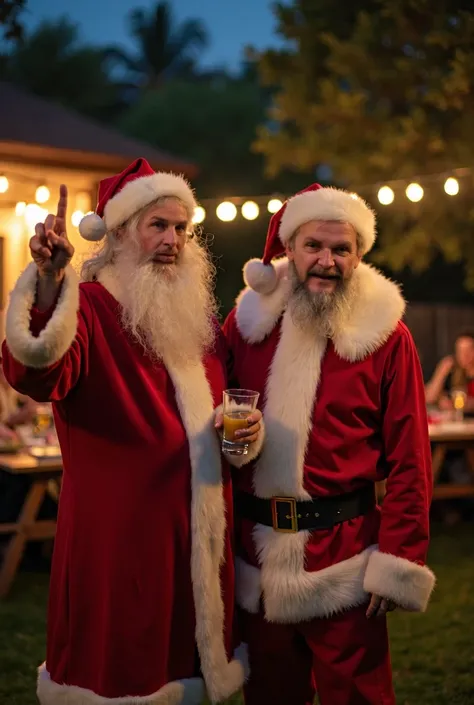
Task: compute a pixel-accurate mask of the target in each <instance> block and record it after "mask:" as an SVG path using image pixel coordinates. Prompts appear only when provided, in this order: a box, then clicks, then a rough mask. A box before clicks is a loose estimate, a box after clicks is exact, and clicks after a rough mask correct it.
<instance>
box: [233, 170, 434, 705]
mask: <svg viewBox="0 0 474 705" xmlns="http://www.w3.org/2000/svg"><path fill="white" fill-rule="evenodd" d="M374 240H375V215H374V213H373V212H372V210H371V209H370V208H369V207H368V206H367V205H366V204H365V203H364V202H363V201H362V200H361V199H360V198H358V197H355V196H354V195H351V194H349V193H347V192H344V191H341V190H337V189H333V188H321V187H320V186H319V185H317V184H315V185H313V186H310V187H308V189H306V190H305V191H304V192H301V193H299V194H297V195H296V196H294V197H293V198H291V199H289V200H288V201H287V202H286V204H284V205H283V207H282V208H281V210H280V211H279V212H278V213H276V214H275V215H274V216H273V218H272V220H271V224H270V228H269V232H268V236H267V242H266V247H265V254H264V258H263V262H261V261H257V260H252V261H250V262H249V263H247V265H246V268H245V270H244V274H245V279H246V283H247V285H248V288H247V289H245V290H244V291H243V293H242V294H241V295H240V297H239V299H238V300H237V306H236V308H235V309H234V310H233V311H232V312H231V314H230V315H229V317H228V319H227V321H226V323H225V326H224V331H225V333H226V337H227V340H228V343H229V345H230V348H231V350H232V353H233V358H234V362H233V364H234V376H235V378H236V380H238V383H239V384H240V385H242V386H243V387H248V388H251V389H256V390H258V391H260V392H261V395H262V410H263V415H264V418H265V427H266V431H265V443H264V447H263V450H262V453H261V455H260V457H259V458H258V459H257V460H256V461H255V463H254V464H253V466H247V467H246V468H242V469H241V470H239V471H238V472H237V473H236V476H235V480H234V492H235V493H236V500H235V515H236V522H237V548H236V551H237V554H238V560H237V564H236V595H237V601H238V603H239V604H240V606H241V608H242V630H243V631H242V637H243V639H244V640H245V641H246V642H247V643H248V648H249V665H250V679H249V681H248V683H247V685H246V687H245V696H246V705H262V704H264V703H271V704H272V705H310V704H311V703H312V702H313V699H314V694H315V686H316V688H317V691H318V696H319V699H320V702H321V705H362V704H364V705H392V703H394V702H395V699H394V693H393V688H392V679H391V669H390V658H389V647H388V638H387V626H386V616H385V615H386V612H387V611H388V610H390V609H392V608H393V607H394V606H395V605H396V606H399V607H401V608H404V609H406V610H414V611H423V610H424V609H425V608H426V605H427V602H428V599H429V596H430V593H431V591H432V588H433V584H434V576H433V574H432V572H431V571H430V570H429V568H427V567H426V565H425V564H424V562H425V559H426V552H427V548H428V538H429V521H428V510H429V504H430V498H431V466H430V446H429V442H428V426H427V418H426V411H425V400H424V391H423V379H422V374H421V370H420V365H419V360H418V356H417V352H416V350H415V346H414V343H413V340H412V337H411V335H410V333H409V331H408V330H407V328H406V326H405V325H404V324H403V323H402V321H401V318H402V316H403V312H404V307H405V305H404V301H403V299H402V296H401V294H400V292H399V289H398V287H397V286H396V285H395V284H394V283H392V282H391V281H388V280H387V279H386V278H384V277H383V276H382V275H381V274H380V273H379V272H378V271H377V270H375V269H373V268H372V267H370V266H369V265H367V264H364V263H363V262H362V261H361V260H362V257H363V255H364V254H365V253H367V252H368V251H369V250H370V248H371V247H372V245H373V244H374ZM283 254H286V257H285V258H280V259H276V261H275V262H272V260H273V259H274V258H279V257H280V256H281V255H283ZM385 479H386V480H387V483H386V496H385V498H384V500H383V504H382V507H381V509H380V508H379V507H377V506H376V499H375V483H376V481H381V480H385ZM236 482H237V485H236Z"/></svg>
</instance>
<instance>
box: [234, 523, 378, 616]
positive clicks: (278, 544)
mask: <svg viewBox="0 0 474 705" xmlns="http://www.w3.org/2000/svg"><path fill="white" fill-rule="evenodd" d="M255 529H256V533H257V536H256V542H257V545H258V544H259V543H260V545H261V546H262V548H263V549H264V552H265V553H266V554H267V555H266V558H265V559H264V562H263V564H262V569H261V570H258V569H257V568H252V566H250V565H248V564H245V563H244V562H243V561H241V564H240V565H239V567H238V570H237V573H236V579H237V581H238V582H237V585H236V596H237V601H238V604H239V606H240V607H242V608H243V609H245V610H246V611H247V612H257V611H258V603H259V600H260V597H263V601H264V607H265V617H266V619H267V620H268V621H269V622H279V623H297V622H304V621H308V620H311V619H313V618H315V617H330V616H331V615H333V614H337V613H338V612H342V611H343V610H346V609H350V608H351V607H356V606H357V605H361V604H363V603H364V602H365V601H366V600H367V592H366V590H365V589H364V575H365V572H366V568H367V564H368V562H369V558H370V556H371V554H372V552H373V551H374V550H375V546H370V547H369V548H367V549H366V550H365V551H363V552H362V553H359V554H358V555H356V556H353V557H352V558H348V559H347V560H345V561H341V562H340V563H336V564H335V565H331V566H329V567H328V568H324V569H323V570H319V571H316V572H312V573H310V572H307V571H306V570H304V566H303V565H302V563H300V560H299V559H300V558H301V556H302V554H303V553H304V545H305V543H306V540H307V538H308V532H305V531H302V532H300V533H299V534H275V533H274V532H273V530H272V529H269V527H266V526H265V527H264V526H261V525H257V526H256V527H255ZM269 532H272V533H273V536H274V537H276V539H275V540H274V541H273V542H272V541H270V542H266V545H265V546H263V545H262V543H261V539H262V538H263V535H264V534H267V536H266V537H265V538H266V539H268V538H269ZM259 538H260V541H259ZM264 542H265V539H264ZM272 544H273V545H272ZM292 557H293V558H294V559H295V560H293V561H291V560H288V559H290V558H292Z"/></svg>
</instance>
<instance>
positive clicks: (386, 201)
mask: <svg viewBox="0 0 474 705" xmlns="http://www.w3.org/2000/svg"><path fill="white" fill-rule="evenodd" d="M377 198H378V199H379V202H380V203H381V204H382V206H389V205H390V204H391V203H393V200H394V198H395V194H394V193H393V191H392V189H391V188H390V186H382V188H380V189H379V192H378V194H377Z"/></svg>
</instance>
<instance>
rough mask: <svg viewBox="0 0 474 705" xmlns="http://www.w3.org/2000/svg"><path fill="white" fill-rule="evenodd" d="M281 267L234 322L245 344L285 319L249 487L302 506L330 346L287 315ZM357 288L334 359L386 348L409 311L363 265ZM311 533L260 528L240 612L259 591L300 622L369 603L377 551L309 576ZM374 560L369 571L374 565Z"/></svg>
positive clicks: (286, 618)
mask: <svg viewBox="0 0 474 705" xmlns="http://www.w3.org/2000/svg"><path fill="white" fill-rule="evenodd" d="M276 265H277V267H278V272H277V273H278V286H277V288H276V289H275V290H274V291H273V292H272V293H271V294H269V295H263V296H262V295H259V294H258V293H256V292H255V291H253V290H251V289H246V290H245V291H244V292H243V293H242V294H241V295H240V297H239V299H238V302H237V316H236V320H237V325H238V328H239V330H240V332H241V334H242V336H243V338H244V339H245V340H246V341H247V342H249V343H258V342H261V341H263V340H264V338H265V337H266V336H268V335H269V334H270V333H271V331H272V330H273V328H274V327H275V325H276V324H277V322H278V321H279V320H280V318H281V316H282V315H283V319H282V326H281V335H280V339H279V341H278V344H277V348H276V351H275V354H274V357H273V360H272V364H271V367H270V371H269V375H268V379H267V383H266V390H265V403H264V409H263V413H264V416H265V424H266V441H265V444H264V446H263V449H262V453H261V455H260V458H259V460H258V462H257V465H256V468H255V472H254V477H253V483H254V490H255V494H256V495H257V496H258V497H265V498H270V497H274V496H286V497H295V498H296V499H298V500H305V499H310V497H309V494H308V492H307V491H306V490H305V488H304V483H303V469H304V458H305V454H306V447H307V443H308V437H309V433H310V430H311V425H312V416H313V409H314V404H315V401H316V395H317V388H318V384H319V378H320V371H321V362H322V359H323V356H324V354H325V350H326V344H327V341H326V338H325V337H324V336H322V335H320V336H318V334H317V332H316V333H315V332H310V333H308V332H306V331H302V330H301V329H300V328H299V327H298V326H296V325H295V324H294V322H293V320H292V317H291V315H290V314H289V312H288V311H286V310H285V309H286V306H287V303H288V299H289V295H290V284H289V281H288V279H287V277H286V271H287V268H288V261H287V260H286V259H282V260H279V261H278V262H277V263H276ZM353 286H354V289H353V292H352V305H351V307H350V309H349V310H348V311H347V312H345V314H344V317H343V318H340V320H339V321H338V322H337V325H336V329H335V333H334V336H333V343H334V346H335V349H336V351H337V353H338V354H339V355H340V356H341V357H342V358H344V359H346V360H348V361H356V360H361V359H363V358H365V357H366V356H367V355H370V354H371V353H373V352H374V351H375V350H376V349H377V348H379V347H380V346H381V345H383V344H384V342H385V341H386V340H387V339H388V337H389V336H390V334H391V333H392V332H393V331H394V329H395V328H396V326H397V324H398V322H399V321H400V319H401V317H402V316H403V312H404V309H405V303H404V300H403V298H402V296H401V294H400V291H399V289H398V287H397V285H396V284H394V283H393V282H391V281H389V280H388V279H386V278H385V277H383V276H382V275H381V274H380V273H379V272H378V271H377V270H375V269H374V268H372V267H370V266H368V265H366V264H360V265H359V267H358V268H357V269H356V271H355V273H354V280H353ZM309 536H310V533H309V532H307V531H302V532H299V533H297V534H284V533H278V532H275V531H274V530H273V529H272V528H271V527H267V526H263V525H259V524H257V525H256V527H255V529H254V541H255V546H256V549H257V556H258V560H259V564H260V570H258V569H256V568H252V566H249V565H246V564H245V563H243V562H240V563H239V564H238V566H237V576H238V584H237V598H238V601H239V603H240V605H241V606H243V607H244V608H245V609H248V610H249V611H255V610H256V609H257V608H258V600H259V599H260V595H262V596H263V599H264V605H265V614H266V617H267V619H269V620H272V621H277V622H298V621H303V620H309V619H311V618H313V617H322V616H329V615H330V614H333V613H335V612H338V611H341V610H343V609H347V608H348V607H352V606H355V605H357V604H361V603H363V602H364V600H365V599H366V598H367V592H366V590H367V587H368V584H367V583H365V584H364V579H365V576H366V571H367V569H368V565H370V564H371V561H372V560H373V559H372V556H373V555H374V551H375V548H376V547H375V546H371V547H369V548H368V549H366V550H365V551H363V552H362V553H361V554H359V555H356V556H353V557H352V558H349V559H347V560H345V561H342V562H341V563H338V564H336V565H333V566H330V567H328V568H326V569H324V570H321V571H317V572H307V571H306V570H305V552H306V544H307V541H308V538H309ZM377 555H382V554H378V553H377ZM374 560H375V562H374V564H372V565H374V566H376V565H377V561H376V559H374ZM407 563H408V561H407ZM413 566H414V570H413V571H412V573H411V575H410V577H411V578H412V579H413V581H415V582H413V581H412V585H411V588H408V587H407V592H410V589H411V593H410V594H412V593H414V592H416V586H415V583H416V580H415V576H417V575H418V573H417V571H418V570H421V568H420V566H416V565H415V564H413ZM426 570H427V571H428V569H426ZM367 574H369V573H367ZM406 575H407V577H408V575H409V573H408V572H407V573H406ZM381 594H382V595H383V594H384V593H383V592H382V593H381Z"/></svg>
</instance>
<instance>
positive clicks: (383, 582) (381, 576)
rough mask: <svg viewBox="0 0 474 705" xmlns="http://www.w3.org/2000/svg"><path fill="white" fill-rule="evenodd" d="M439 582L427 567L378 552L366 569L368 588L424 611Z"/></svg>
mask: <svg viewBox="0 0 474 705" xmlns="http://www.w3.org/2000/svg"><path fill="white" fill-rule="evenodd" d="M435 582H436V578H435V576H434V574H433V573H432V571H431V570H430V569H429V568H428V567H427V566H421V565H418V564H417V563H413V562H412V561H409V560H407V559H406V558H399V557H398V556H393V555H391V554H390V553H382V552H380V551H374V553H373V554H372V555H371V557H370V559H369V563H368V565H367V570H366V572H365V578H364V589H365V590H366V591H367V592H369V593H374V594H376V595H380V596H381V597H384V598H386V599H389V600H393V601H394V602H395V603H396V604H397V605H399V606H400V607H402V608H404V609H406V610H409V611H411V612H424V611H425V610H426V607H427V605H428V600H429V599H430V595H431V592H432V591H433V588H434V585H435Z"/></svg>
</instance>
